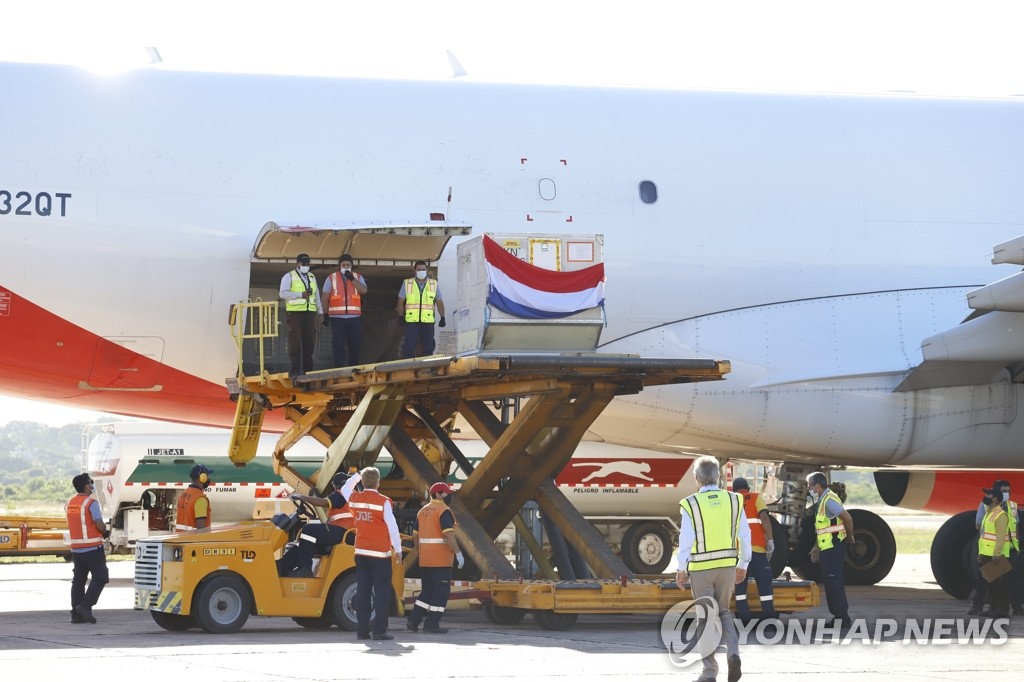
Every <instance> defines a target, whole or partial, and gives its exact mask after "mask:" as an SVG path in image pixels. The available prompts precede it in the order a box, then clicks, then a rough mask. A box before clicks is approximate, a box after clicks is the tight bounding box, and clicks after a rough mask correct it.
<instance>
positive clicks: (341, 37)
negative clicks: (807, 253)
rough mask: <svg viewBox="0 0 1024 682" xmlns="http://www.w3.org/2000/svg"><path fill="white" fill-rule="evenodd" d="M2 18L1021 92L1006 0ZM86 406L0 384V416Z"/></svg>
mask: <svg viewBox="0 0 1024 682" xmlns="http://www.w3.org/2000/svg"><path fill="white" fill-rule="evenodd" d="M2 18H3V25H4V30H3V36H2V38H0V61H31V62H55V63H73V64H77V65H80V66H83V67H85V68H89V69H90V70H93V71H95V72H97V73H100V74H103V75H107V76H111V77H113V76H115V75H116V73H117V72H119V71H122V70H125V69H129V68H159V69H173V70H210V71H240V72H256V73H283V74H297V75H315V76H345V77H366V78H409V79H444V78H451V77H452V75H453V70H452V68H453V67H452V65H451V63H450V61H449V58H448V55H447V52H448V51H450V52H451V53H452V54H454V56H455V57H456V59H457V60H458V63H459V64H460V65H461V66H462V68H463V69H464V70H465V71H466V72H467V75H465V76H462V77H463V78H468V79H472V80H481V81H516V82H542V83H582V84H608V85H627V86H640V87H683V88H711V89H753V90H799V91H821V92H862V93H885V92H899V93H906V92H912V93H917V94H920V95H928V96H966V97H1007V96H1014V95H1016V96H1020V97H1024V69H1021V68H1020V65H1021V64H1024V40H1021V39H1020V35H1019V34H1020V30H1021V26H1022V25H1024V21H1022V20H1024V3H1019V2H985V1H983V0H979V1H978V2H969V3H968V2H945V1H943V0H928V1H922V0H883V1H879V0H862V1H860V2H834V1H829V0H813V1H804V0H798V1H797V0H794V1H786V0H775V1H773V2H764V1H763V0H762V1H758V2H752V1H740V2H736V1H733V2H730V1H728V0H719V1H716V2H690V1H685V0H672V1H664V2H652V1H645V0H631V1H630V2H626V1H625V0H619V1H618V2H605V1H602V0H591V1H587V2H577V1H568V0H562V1H559V0H515V1H500V0H491V1H481V0H472V1H468V0H459V1H451V2H440V1H433V2H431V1H429V0H418V1H415V2H412V1H407V2H387V1H375V2H365V1H361V2H343V1H341V0H331V1H330V2H326V1H322V0H319V1H315V2H314V1H309V2H303V1H301V0H292V1H291V2H287V3H284V2H280V1H275V2H266V1H262V0H250V1H247V2H238V1H236V0H227V1H221V2H218V1H217V0H201V1H196V0H180V1H177V2H145V1H141V0H132V1H131V2H125V1H110V2H103V1H102V0H96V1H93V2H88V3H83V2H80V1H77V0H76V1H75V2H69V1H67V0H51V1H47V0H34V1H33V2H22V3H8V4H7V5H6V6H5V7H4V9H3V17H2ZM147 47H155V48H156V50H157V51H158V52H159V55H160V58H161V59H162V61H161V62H160V63H159V64H157V65H156V66H149V65H148V63H147V62H148V53H147V50H146V48H147ZM0 76H2V71H0ZM0 276H2V275H0ZM0 352H2V351H0ZM98 415H99V413H90V412H83V411H77V410H70V409H68V408H62V407H57V406H48V405H41V404H39V403H33V402H29V401H21V400H14V399H10V398H0V425H4V424H6V423H7V422H9V421H11V420H14V419H31V420H35V421H44V422H47V423H52V424H54V425H61V424H64V423H67V422H69V421H79V420H92V419H94V418H96V417H97V416H98Z"/></svg>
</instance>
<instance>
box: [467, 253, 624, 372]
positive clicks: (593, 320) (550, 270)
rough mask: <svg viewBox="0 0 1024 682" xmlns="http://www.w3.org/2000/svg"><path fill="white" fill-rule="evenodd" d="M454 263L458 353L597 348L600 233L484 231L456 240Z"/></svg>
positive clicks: (600, 318) (601, 296) (600, 292)
mask: <svg viewBox="0 0 1024 682" xmlns="http://www.w3.org/2000/svg"><path fill="white" fill-rule="evenodd" d="M458 263H459V265H458V307H457V308H456V310H455V315H454V316H453V317H454V320H453V321H454V325H455V331H456V334H457V338H456V345H457V351H458V353H460V354H465V353H476V352H491V351H525V352H531V351H536V352H561V351H594V350H596V349H597V344H598V342H599V341H600V338H601V329H602V327H603V326H604V321H605V316H604V236H603V235H579V234H572V235H559V234H517V235H508V234H505V235H497V234H496V235H488V234H485V235H481V236H479V237H475V238H473V239H470V240H468V241H465V242H463V243H461V244H459V247H458Z"/></svg>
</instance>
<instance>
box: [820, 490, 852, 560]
mask: <svg viewBox="0 0 1024 682" xmlns="http://www.w3.org/2000/svg"><path fill="white" fill-rule="evenodd" d="M828 500H835V501H836V502H838V503H839V504H840V505H841V504H842V501H841V500H840V499H839V496H838V495H836V494H835V492H834V491H832V490H829V489H827V488H826V489H825V493H824V494H823V495H822V496H821V499H820V500H818V510H817V511H816V512H815V514H814V531H815V533H817V535H818V549H832V541H833V538H832V536H833V533H837V534H838V535H839V539H840V540H845V539H846V526H844V525H843V524H842V523H840V524H838V525H837V524H836V522H835V520H836V519H837V518H838V517H828V516H825V514H826V512H825V503H826V502H827V501H828Z"/></svg>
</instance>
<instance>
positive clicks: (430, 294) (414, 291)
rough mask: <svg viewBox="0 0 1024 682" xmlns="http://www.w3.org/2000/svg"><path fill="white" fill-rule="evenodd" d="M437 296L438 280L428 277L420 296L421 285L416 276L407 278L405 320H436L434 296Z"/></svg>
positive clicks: (431, 321) (430, 321)
mask: <svg viewBox="0 0 1024 682" xmlns="http://www.w3.org/2000/svg"><path fill="white" fill-rule="evenodd" d="M436 296H437V280H436V279H429V278H428V279H427V283H426V284H425V285H424V287H423V296H422V298H421V297H420V285H419V284H418V283H417V281H416V278H415V277H412V278H409V279H407V280H405V321H406V322H429V323H430V324H433V322H434V298H435V297H436Z"/></svg>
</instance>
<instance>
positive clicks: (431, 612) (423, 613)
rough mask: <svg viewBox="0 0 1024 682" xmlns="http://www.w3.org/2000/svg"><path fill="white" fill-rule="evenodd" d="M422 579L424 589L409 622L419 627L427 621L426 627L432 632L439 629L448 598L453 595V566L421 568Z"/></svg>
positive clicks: (417, 599)
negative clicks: (422, 622)
mask: <svg viewBox="0 0 1024 682" xmlns="http://www.w3.org/2000/svg"><path fill="white" fill-rule="evenodd" d="M420 577H421V582H422V583H423V589H421V590H420V596H418V597H417V598H416V605H415V606H413V609H412V613H410V614H409V622H410V623H412V624H413V625H419V624H420V621H421V620H424V619H425V620H426V623H425V624H424V627H426V628H427V629H428V630H430V629H433V628H436V627H438V624H439V623H440V622H441V616H443V615H444V611H445V608H447V606H448V597H449V596H451V593H452V569H451V566H439V567H430V566H421V567H420Z"/></svg>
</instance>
